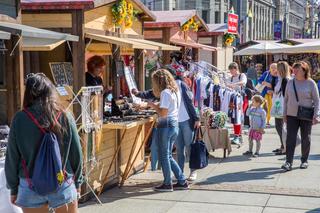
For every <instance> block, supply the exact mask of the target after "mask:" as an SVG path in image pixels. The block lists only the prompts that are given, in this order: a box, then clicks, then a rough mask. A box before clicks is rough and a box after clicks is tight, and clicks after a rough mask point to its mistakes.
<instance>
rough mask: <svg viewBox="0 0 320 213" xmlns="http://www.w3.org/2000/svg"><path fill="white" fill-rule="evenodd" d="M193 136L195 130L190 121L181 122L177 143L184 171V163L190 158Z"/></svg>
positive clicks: (180, 163) (179, 162)
mask: <svg viewBox="0 0 320 213" xmlns="http://www.w3.org/2000/svg"><path fill="white" fill-rule="evenodd" d="M193 136H194V131H193V130H192V129H191V127H190V125H189V121H188V120H187V121H184V122H179V133H178V138H177V140H176V142H175V144H176V147H177V158H178V164H179V167H180V169H181V170H182V172H183V171H184V163H185V162H186V161H187V162H188V161H189V159H190V149H191V143H192V142H193V141H192V139H193Z"/></svg>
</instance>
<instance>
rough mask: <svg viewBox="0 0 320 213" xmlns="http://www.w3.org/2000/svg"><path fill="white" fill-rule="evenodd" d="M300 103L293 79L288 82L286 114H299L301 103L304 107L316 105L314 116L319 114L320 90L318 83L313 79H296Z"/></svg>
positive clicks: (285, 104)
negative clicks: (319, 90)
mask: <svg viewBox="0 0 320 213" xmlns="http://www.w3.org/2000/svg"><path fill="white" fill-rule="evenodd" d="M295 83H296V88H297V93H298V97H299V103H298V102H297V100H296V96H295V92H294V88H293V80H290V81H289V82H288V84H287V88H286V95H285V99H284V115H288V116H297V113H298V107H299V105H301V106H304V107H314V117H316V116H318V114H319V92H318V88H317V85H316V83H315V82H314V81H313V80H312V79H310V80H309V79H308V80H304V81H295Z"/></svg>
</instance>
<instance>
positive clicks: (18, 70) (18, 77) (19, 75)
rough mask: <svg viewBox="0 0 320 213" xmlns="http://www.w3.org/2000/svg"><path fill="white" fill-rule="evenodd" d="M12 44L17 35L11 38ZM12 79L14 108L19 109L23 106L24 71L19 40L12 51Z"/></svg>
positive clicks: (16, 40) (17, 39)
mask: <svg viewBox="0 0 320 213" xmlns="http://www.w3.org/2000/svg"><path fill="white" fill-rule="evenodd" d="M13 42H14V44H16V42H19V37H15V39H13ZM12 57H13V60H14V66H15V67H14V80H15V86H16V89H15V91H14V92H15V94H14V95H15V96H14V97H16V105H15V110H16V111H19V110H21V109H22V108H23V106H22V105H23V97H24V90H25V86H24V71H23V51H22V46H21V42H19V44H18V46H17V47H16V49H15V51H14V56H12Z"/></svg>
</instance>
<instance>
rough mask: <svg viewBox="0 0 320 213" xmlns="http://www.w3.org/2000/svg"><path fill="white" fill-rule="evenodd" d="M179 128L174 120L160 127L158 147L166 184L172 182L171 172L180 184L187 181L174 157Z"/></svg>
mask: <svg viewBox="0 0 320 213" xmlns="http://www.w3.org/2000/svg"><path fill="white" fill-rule="evenodd" d="M178 131H179V128H178V126H177V124H176V122H174V121H170V120H169V121H168V122H167V124H166V125H164V126H163V127H162V128H158V131H157V132H158V139H157V143H158V149H159V160H160V163H161V167H162V173H163V177H164V181H163V183H164V184H166V185H171V184H172V177H171V172H173V174H174V175H175V177H176V179H177V180H178V182H179V183H180V184H184V183H185V180H186V178H185V176H184V174H183V173H182V171H181V169H180V167H179V165H178V163H177V162H176V161H175V160H174V158H173V157H172V148H173V144H174V142H175V140H176V139H177V136H178Z"/></svg>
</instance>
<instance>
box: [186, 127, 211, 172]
mask: <svg viewBox="0 0 320 213" xmlns="http://www.w3.org/2000/svg"><path fill="white" fill-rule="evenodd" d="M199 134H201V135H199ZM193 141H194V142H193V143H192V144H191V151H190V160H189V168H190V169H203V168H205V167H207V166H208V158H209V152H208V149H207V147H206V144H205V143H204V142H203V133H202V130H201V128H198V129H197V130H196V134H195V135H194V137H193Z"/></svg>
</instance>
